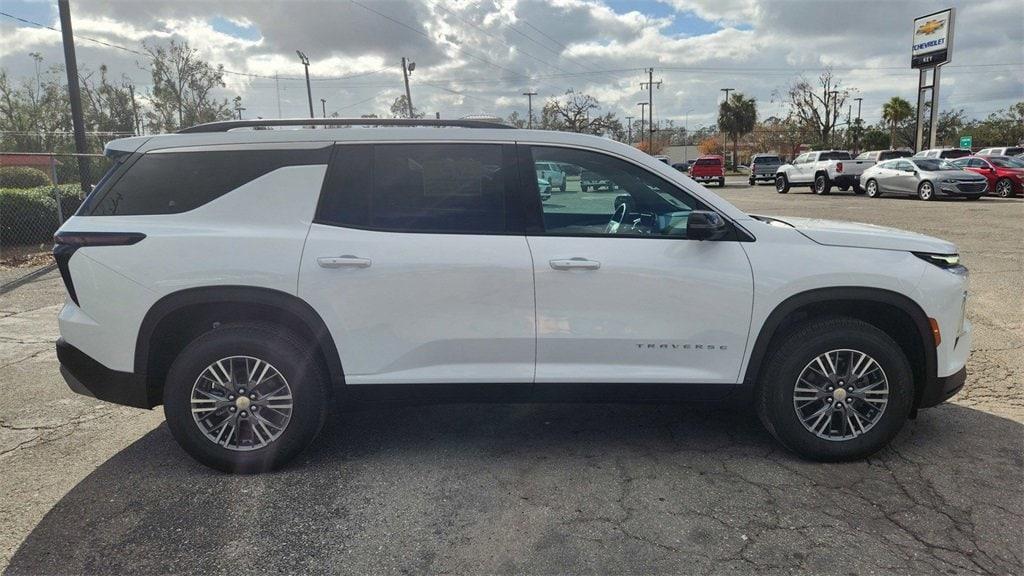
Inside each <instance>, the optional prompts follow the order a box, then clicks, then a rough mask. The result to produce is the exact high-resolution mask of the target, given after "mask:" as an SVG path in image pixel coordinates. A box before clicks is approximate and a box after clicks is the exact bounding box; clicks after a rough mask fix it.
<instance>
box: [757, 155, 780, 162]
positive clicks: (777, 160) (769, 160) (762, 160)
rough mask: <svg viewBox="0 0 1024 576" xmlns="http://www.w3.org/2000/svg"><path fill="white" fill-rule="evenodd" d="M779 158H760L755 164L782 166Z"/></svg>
mask: <svg viewBox="0 0 1024 576" xmlns="http://www.w3.org/2000/svg"><path fill="white" fill-rule="evenodd" d="M781 163H782V162H781V161H780V160H779V157H778V156H758V157H757V158H754V164H781Z"/></svg>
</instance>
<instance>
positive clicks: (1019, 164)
mask: <svg viewBox="0 0 1024 576" xmlns="http://www.w3.org/2000/svg"><path fill="white" fill-rule="evenodd" d="M988 161H989V162H991V163H993V164H995V165H996V166H999V167H1000V168H1024V160H1018V159H1017V158H1010V157H1009V156H1007V157H1005V158H989V159H988Z"/></svg>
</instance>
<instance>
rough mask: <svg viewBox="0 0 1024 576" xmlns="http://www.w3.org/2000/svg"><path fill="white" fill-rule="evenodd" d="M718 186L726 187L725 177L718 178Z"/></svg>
mask: <svg viewBox="0 0 1024 576" xmlns="http://www.w3.org/2000/svg"><path fill="white" fill-rule="evenodd" d="M718 187H719V188H725V178H719V179H718Z"/></svg>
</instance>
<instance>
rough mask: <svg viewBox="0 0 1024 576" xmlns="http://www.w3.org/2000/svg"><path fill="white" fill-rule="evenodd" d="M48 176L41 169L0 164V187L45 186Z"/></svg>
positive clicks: (47, 182)
mask: <svg viewBox="0 0 1024 576" xmlns="http://www.w3.org/2000/svg"><path fill="white" fill-rule="evenodd" d="M49 183H50V178H49V177H48V176H47V175H46V173H45V172H43V171H42V170H37V169H35V168H29V167H28V166H0V188H35V187H36V186H46V185H47V184H49Z"/></svg>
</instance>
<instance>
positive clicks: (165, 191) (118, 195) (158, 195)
mask: <svg viewBox="0 0 1024 576" xmlns="http://www.w3.org/2000/svg"><path fill="white" fill-rule="evenodd" d="M329 155H330V148H329V147H324V148H319V149H287V150H197V151H188V152H149V153H147V154H143V155H142V156H140V157H139V158H138V159H137V160H136V161H135V162H134V163H133V164H132V165H131V166H129V167H128V169H127V171H125V172H124V174H123V175H121V177H120V178H118V179H117V180H116V181H115V182H113V183H112V184H111V185H110V186H109V188H107V189H106V190H97V196H96V199H95V200H94V201H92V202H91V205H90V211H89V213H88V215H89V216H144V215H154V214H179V213H181V212H187V211H189V210H192V209H195V208H198V207H199V206H202V205H203V204H206V203H207V202H210V201H212V200H215V199H217V198H220V197H221V196H223V195H225V194H227V193H228V192H231V191H232V190H234V189H236V188H238V187H239V186H242V185H243V184H246V183H248V182H250V181H252V180H255V179H256V178H259V177H260V176H263V175H264V174H268V173H270V172H273V171H274V170H277V169H278V168H283V167H285V166H299V165H305V164H326V163H327V160H328V157H329ZM282 193H287V190H282Z"/></svg>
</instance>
